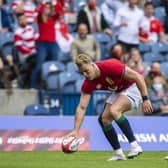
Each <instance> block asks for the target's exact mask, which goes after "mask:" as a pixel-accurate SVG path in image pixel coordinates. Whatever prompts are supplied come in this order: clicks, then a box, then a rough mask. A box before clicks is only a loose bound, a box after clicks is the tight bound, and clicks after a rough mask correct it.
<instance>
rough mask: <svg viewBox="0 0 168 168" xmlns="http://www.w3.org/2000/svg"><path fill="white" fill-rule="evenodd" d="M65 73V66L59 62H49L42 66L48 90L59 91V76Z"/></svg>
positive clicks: (42, 73)
mask: <svg viewBox="0 0 168 168" xmlns="http://www.w3.org/2000/svg"><path fill="white" fill-rule="evenodd" d="M63 71H65V65H64V64H63V63H61V62H58V61H48V62H45V63H44V64H43V65H42V70H41V76H42V81H43V82H44V87H45V88H46V89H47V90H59V80H58V74H59V73H61V72H63Z"/></svg>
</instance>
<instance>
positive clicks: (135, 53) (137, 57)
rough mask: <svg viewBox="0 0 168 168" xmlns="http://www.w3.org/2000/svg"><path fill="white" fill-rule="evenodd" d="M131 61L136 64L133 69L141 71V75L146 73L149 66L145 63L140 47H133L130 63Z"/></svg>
mask: <svg viewBox="0 0 168 168" xmlns="http://www.w3.org/2000/svg"><path fill="white" fill-rule="evenodd" d="M129 63H133V64H134V68H133V69H134V70H135V71H137V72H139V73H140V74H141V75H145V73H146V68H147V66H146V65H145V63H143V61H142V59H141V54H140V51H139V49H137V48H132V49H131V51H130V57H129V61H128V64H129Z"/></svg>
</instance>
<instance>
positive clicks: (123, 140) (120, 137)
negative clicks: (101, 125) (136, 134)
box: [118, 134, 128, 142]
mask: <svg viewBox="0 0 168 168" xmlns="http://www.w3.org/2000/svg"><path fill="white" fill-rule="evenodd" d="M118 140H119V142H128V139H127V137H126V136H124V135H121V134H118Z"/></svg>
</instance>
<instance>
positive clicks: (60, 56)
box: [57, 51, 71, 64]
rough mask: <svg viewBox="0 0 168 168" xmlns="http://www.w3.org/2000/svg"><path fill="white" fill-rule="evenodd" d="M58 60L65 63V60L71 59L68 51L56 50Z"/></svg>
mask: <svg viewBox="0 0 168 168" xmlns="http://www.w3.org/2000/svg"><path fill="white" fill-rule="evenodd" d="M57 60H58V61H60V62H62V63H64V64H66V63H67V62H69V61H71V57H70V53H69V52H67V53H64V52H61V51H60V52H58V59H57Z"/></svg>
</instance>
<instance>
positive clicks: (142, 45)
mask: <svg viewBox="0 0 168 168" xmlns="http://www.w3.org/2000/svg"><path fill="white" fill-rule="evenodd" d="M139 50H140V52H141V54H145V53H147V52H151V45H150V44H146V43H140V44H139Z"/></svg>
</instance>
